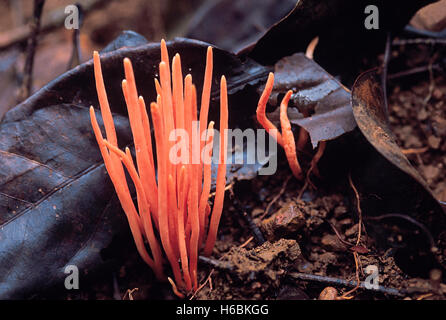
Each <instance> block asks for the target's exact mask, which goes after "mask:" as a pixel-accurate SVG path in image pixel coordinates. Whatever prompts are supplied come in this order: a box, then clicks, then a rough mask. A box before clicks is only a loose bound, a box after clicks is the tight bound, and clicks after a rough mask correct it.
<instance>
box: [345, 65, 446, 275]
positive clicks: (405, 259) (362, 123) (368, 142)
mask: <svg viewBox="0 0 446 320" xmlns="http://www.w3.org/2000/svg"><path fill="white" fill-rule="evenodd" d="M378 79H379V75H378V74H377V72H376V70H374V71H368V72H365V73H363V74H362V75H361V76H360V77H358V79H357V80H356V82H355V84H354V86H353V90H352V107H353V113H354V116H355V119H356V122H357V124H358V128H359V129H360V131H361V137H359V138H357V139H356V142H355V144H352V145H351V146H350V148H351V150H350V152H349V155H350V157H352V158H353V159H354V160H353V161H354V164H353V165H352V169H351V174H352V179H353V182H354V183H355V184H356V186H357V188H358V191H359V192H360V195H361V208H362V210H363V214H364V215H365V216H366V219H367V216H368V217H372V216H383V215H386V214H387V215H388V214H397V215H406V216H409V217H412V218H413V219H415V220H416V221H417V222H419V223H421V224H423V225H424V226H425V227H427V229H428V230H429V233H431V235H432V237H433V238H434V242H435V246H437V247H438V248H439V249H440V250H439V251H437V252H440V251H442V250H443V249H444V246H445V245H446V242H445V240H446V234H445V230H446V215H445V212H444V211H443V210H442V208H441V205H440V203H439V202H438V201H437V200H436V199H435V198H434V196H433V195H432V192H431V191H430V189H429V187H428V186H427V184H426V183H425V181H424V180H423V178H422V177H421V176H420V174H419V173H418V172H417V170H416V169H415V168H413V167H412V165H411V164H410V162H409V161H408V160H407V158H406V157H405V156H404V154H403V153H402V152H401V150H400V148H399V147H398V145H397V143H396V139H395V137H394V135H393V133H392V131H391V129H390V127H389V123H388V120H387V117H386V113H385V109H384V104H383V95H382V89H381V88H382V86H381V84H380V82H379V81H378ZM368 223H369V224H371V225H372V227H370V228H369V231H370V232H372V230H374V231H373V232H375V233H376V234H381V236H383V237H384V238H385V239H386V240H388V239H389V238H390V237H389V233H391V231H390V230H392V228H393V230H398V232H399V234H400V235H401V234H403V235H404V237H403V243H402V244H401V243H400V244H396V245H399V246H403V248H401V249H400V254H399V255H397V258H398V259H397V260H399V263H400V267H401V268H403V269H404V268H406V270H405V271H406V273H408V274H411V273H412V274H413V275H417V276H420V275H422V276H427V275H428V272H429V270H430V269H431V268H433V267H438V265H437V264H438V263H439V261H435V259H434V256H433V255H432V252H431V246H432V243H430V242H429V236H427V235H426V234H424V233H423V232H422V230H420V229H419V228H418V227H416V226H415V225H414V224H410V223H409V224H407V221H404V220H403V221H402V220H401V219H396V220H395V219H390V220H389V219H387V220H386V221H383V220H379V221H378V222H374V223H372V221H368ZM389 224H390V225H391V226H393V227H391V228H390V229H386V228H385V226H388V225H389ZM385 230H387V231H385ZM393 245H395V243H393ZM397 262H398V261H397ZM440 263H441V261H440ZM443 267H444V262H443Z"/></svg>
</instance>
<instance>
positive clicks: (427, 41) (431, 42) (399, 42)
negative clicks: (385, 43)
mask: <svg viewBox="0 0 446 320" xmlns="http://www.w3.org/2000/svg"><path fill="white" fill-rule="evenodd" d="M406 44H426V45H435V44H446V39H432V38H428V39H425V38H416V39H393V41H392V46H404V45H406Z"/></svg>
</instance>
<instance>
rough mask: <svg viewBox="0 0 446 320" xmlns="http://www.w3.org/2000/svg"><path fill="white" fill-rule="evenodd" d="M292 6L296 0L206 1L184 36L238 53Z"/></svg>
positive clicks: (253, 41)
mask: <svg viewBox="0 0 446 320" xmlns="http://www.w3.org/2000/svg"><path fill="white" fill-rule="evenodd" d="M295 4H296V0H282V1H280V3H278V2H277V1H275V0H262V1H258V0H244V1H232V0H218V1H205V2H204V4H203V5H202V7H201V8H200V9H199V10H197V12H196V13H195V15H194V16H193V17H192V19H191V21H190V23H189V30H188V32H187V33H186V36H187V37H188V38H192V39H198V40H202V41H206V42H210V43H213V44H215V45H216V46H218V47H220V48H222V49H225V50H228V51H231V52H238V51H239V50H240V49H243V48H245V47H246V46H248V45H251V44H253V43H255V42H256V41H257V40H258V39H259V38H260V37H261V36H262V35H263V34H264V33H265V32H266V31H267V30H268V28H269V27H271V26H272V25H273V24H274V23H276V21H278V20H280V19H281V18H283V17H284V16H285V15H286V14H287V13H288V12H290V10H291V9H293V7H294V5H295ZM223 26H224V27H223Z"/></svg>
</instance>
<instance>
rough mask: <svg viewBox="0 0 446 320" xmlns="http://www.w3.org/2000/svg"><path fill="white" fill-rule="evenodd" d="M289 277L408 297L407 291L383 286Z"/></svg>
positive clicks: (311, 276)
mask: <svg viewBox="0 0 446 320" xmlns="http://www.w3.org/2000/svg"><path fill="white" fill-rule="evenodd" d="M288 275H289V276H291V277H292V278H294V279H298V280H304V281H312V282H320V283H324V284H331V285H338V286H343V287H358V288H361V289H364V290H368V291H375V292H380V293H384V294H388V295H392V296H398V297H404V296H405V295H407V292H406V291H405V290H398V289H396V288H387V287H383V286H378V287H371V286H366V284H365V282H360V283H359V286H358V282H357V281H348V280H343V279H338V278H333V277H327V276H319V275H315V274H309V273H299V272H293V273H289V274H288Z"/></svg>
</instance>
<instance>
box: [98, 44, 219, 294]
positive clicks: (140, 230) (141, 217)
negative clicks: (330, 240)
mask: <svg viewBox="0 0 446 320" xmlns="http://www.w3.org/2000/svg"><path fill="white" fill-rule="evenodd" d="M212 59H213V56H212V48H211V47H209V48H208V50H207V58H206V69H205V77H204V85H203V91H202V98H201V108H200V114H199V119H197V93H196V89H195V86H194V85H193V83H192V76H191V75H190V74H188V75H187V76H186V77H185V78H184V79H183V76H182V70H181V60H180V56H179V54H176V55H175V57H174V58H173V61H172V66H170V65H169V55H168V51H167V47H166V43H165V42H164V40H163V41H161V63H160V65H159V75H160V76H159V78H160V79H159V81H158V80H157V79H155V86H156V91H157V99H156V102H152V103H151V104H150V113H151V115H152V124H151V123H150V121H149V116H148V111H147V108H146V104H145V102H144V99H143V98H142V97H141V96H138V92H137V88H136V84H135V78H134V74H133V69H132V64H131V62H130V60H129V59H127V58H126V59H124V71H125V80H123V81H122V90H123V94H124V98H125V102H126V104H127V109H128V114H129V120H130V127H131V130H132V134H133V141H134V145H135V151H136V165H135V163H134V160H133V157H132V155H131V153H130V150H129V149H128V148H127V149H126V150H125V152H124V151H121V150H120V149H119V148H118V144H117V137H116V131H115V127H114V124H113V118H112V114H111V112H110V107H109V103H108V100H107V93H106V91H105V86H104V80H103V77H102V70H101V64H100V59H99V54H98V53H97V52H95V53H94V75H95V80H96V89H97V94H98V99H99V104H100V108H101V114H102V119H103V121H104V127H105V133H106V139H104V138H103V137H102V133H101V130H100V128H99V125H98V122H97V120H96V115H95V111H94V109H93V107H91V108H90V117H91V123H92V126H93V129H94V133H95V136H96V140H97V142H98V145H99V148H100V151H101V154H102V157H103V159H104V163H105V167H106V169H107V171H108V173H109V176H110V178H111V180H112V182H113V185H114V187H115V190H116V193H117V195H118V198H119V201H120V202H121V205H122V208H123V210H124V212H125V214H126V216H127V219H128V222H129V225H130V229H131V232H132V235H133V238H134V240H135V244H136V247H137V250H138V252H139V254H140V255H141V257H142V259H143V260H144V261H145V262H146V263H147V264H148V265H149V266H150V267H151V268H152V269H153V270H154V272H155V274H156V276H157V278H158V279H160V280H163V279H165V276H164V272H163V259H164V256H165V257H166V258H167V260H168V261H169V263H170V266H171V268H172V272H173V275H174V279H175V283H176V285H175V283H174V287H175V288H176V287H178V288H179V289H180V290H182V291H183V292H184V291H186V292H190V291H191V290H192V289H194V290H196V289H197V287H198V283H197V263H198V253H199V251H201V250H203V252H204V254H205V255H209V254H210V253H211V252H212V249H213V247H214V244H215V240H216V236H217V230H218V225H219V221H220V217H221V213H222V209H223V200H224V193H225V182H226V147H227V136H226V135H227V134H226V132H227V130H226V129H227V126H228V99H227V87H226V79H225V77H224V76H223V77H222V78H221V84H220V149H219V165H218V171H217V181H216V193H215V199H214V205H213V209H212V212H211V207H210V205H209V203H208V199H209V195H210V190H211V162H210V161H207V162H206V161H203V157H201V156H199V157H198V158H199V160H198V161H195V162H194V161H192V158H194V155H197V154H198V155H202V153H203V152H207V153H208V159H210V157H212V146H213V137H214V123H213V122H210V123H209V124H208V110H209V101H210V94H211V84H212V69H213V65H212ZM171 67H172V69H171ZM193 123H195V124H197V123H198V125H193ZM151 126H153V130H154V137H155V141H152V137H151ZM179 129H182V130H183V132H186V133H187V136H188V141H187V142H186V149H187V155H186V157H188V158H189V159H187V160H188V161H184V162H180V163H176V162H175V161H170V160H171V159H170V158H169V155H170V151H171V150H172V148H175V147H176V141H171V139H169V135H170V134H171V133H172V132H176V131H180V130H179ZM194 130H195V131H196V132H195V133H194V132H193V131H194ZM203 136H204V137H205V138H204V139H200V137H203ZM193 139H196V141H192V140H193ZM153 142H154V143H153ZM155 147H156V153H155V152H154V148H155ZM155 157H156V158H155ZM155 163H156V173H155ZM124 167H125V169H126V170H127V172H128V174H129V175H130V177H131V179H132V180H133V183H134V185H135V189H136V193H137V206H135V203H134V202H133V200H132V197H131V195H130V192H129V187H128V185H127V182H126V178H125V171H124ZM148 249H150V250H148ZM149 252H150V253H149ZM163 252H164V253H163ZM175 291H176V289H175ZM176 292H177V294H180V293H179V292H178V291H176Z"/></svg>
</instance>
